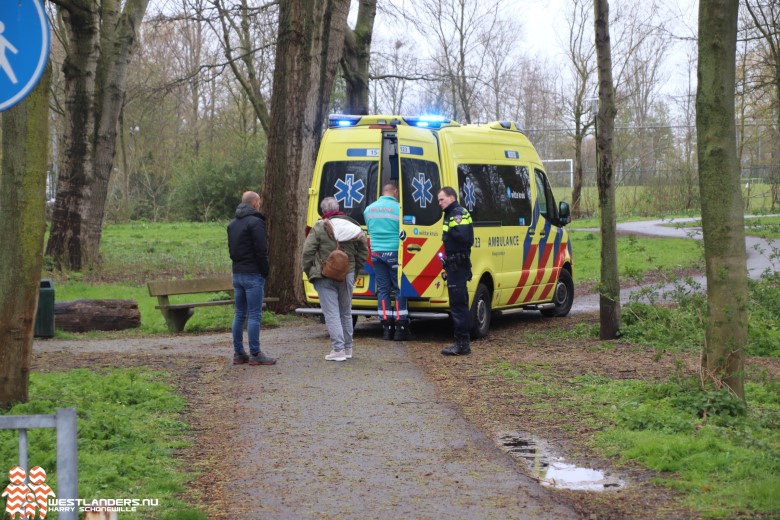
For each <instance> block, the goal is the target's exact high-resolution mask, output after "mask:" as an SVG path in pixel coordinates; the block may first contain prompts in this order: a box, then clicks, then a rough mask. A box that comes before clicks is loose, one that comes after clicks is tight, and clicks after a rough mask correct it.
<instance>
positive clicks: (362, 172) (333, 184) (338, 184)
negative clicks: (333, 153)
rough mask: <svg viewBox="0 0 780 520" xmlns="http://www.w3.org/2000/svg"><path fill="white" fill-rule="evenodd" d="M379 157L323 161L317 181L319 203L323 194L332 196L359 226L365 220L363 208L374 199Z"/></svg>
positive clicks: (323, 196)
mask: <svg viewBox="0 0 780 520" xmlns="http://www.w3.org/2000/svg"><path fill="white" fill-rule="evenodd" d="M378 176H379V161H333V162H329V163H325V166H323V168H322V179H321V181H320V198H319V201H317V211H318V212H319V213H320V214H322V211H321V210H320V209H319V203H320V202H321V201H322V199H324V198H325V197H335V198H336V200H337V201H339V208H340V209H341V211H343V212H344V214H346V215H347V216H349V217H351V218H353V219H354V220H355V221H356V222H357V223H358V224H360V225H361V226H362V225H363V224H365V221H364V219H363V210H365V209H366V206H368V205H369V204H371V203H372V202H374V201H375V200H376V193H377V182H378Z"/></svg>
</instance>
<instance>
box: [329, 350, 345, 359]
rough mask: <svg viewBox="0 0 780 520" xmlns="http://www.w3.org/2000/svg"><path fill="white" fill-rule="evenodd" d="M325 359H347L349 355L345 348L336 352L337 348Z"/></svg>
mask: <svg viewBox="0 0 780 520" xmlns="http://www.w3.org/2000/svg"><path fill="white" fill-rule="evenodd" d="M325 359H326V360H327V361H346V360H347V355H346V354H345V353H344V351H343V350H341V351H339V352H336V351H335V350H331V351H330V354H328V355H327V356H325Z"/></svg>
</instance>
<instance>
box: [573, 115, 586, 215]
mask: <svg viewBox="0 0 780 520" xmlns="http://www.w3.org/2000/svg"><path fill="white" fill-rule="evenodd" d="M577 126H578V130H577V132H575V135H574V179H573V182H572V184H573V186H572V188H571V213H572V215H573V216H575V217H581V216H582V214H583V210H582V207H581V203H582V139H583V134H581V133H580V131H579V125H577Z"/></svg>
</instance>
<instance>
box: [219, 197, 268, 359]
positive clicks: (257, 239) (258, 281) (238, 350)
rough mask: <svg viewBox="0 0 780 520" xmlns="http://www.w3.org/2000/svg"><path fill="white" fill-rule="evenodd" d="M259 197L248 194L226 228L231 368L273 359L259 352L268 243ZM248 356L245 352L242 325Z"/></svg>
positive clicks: (242, 199)
mask: <svg viewBox="0 0 780 520" xmlns="http://www.w3.org/2000/svg"><path fill="white" fill-rule="evenodd" d="M259 208H260V196H259V195H258V194H257V193H255V192H254V191H247V192H245V193H244V196H243V197H242V198H241V204H239V205H238V208H236V218H234V219H233V220H232V221H231V222H230V224H228V227H227V234H228V247H229V249H230V259H231V260H232V261H233V290H234V292H235V303H236V312H235V315H234V317H233V351H234V353H233V364H234V365H241V364H243V363H249V364H250V365H273V364H275V363H276V360H275V359H274V358H271V357H268V356H266V355H265V354H263V353H262V352H261V351H260V321H261V320H262V317H263V295H264V292H265V279H266V278H267V277H268V269H269V266H268V241H267V239H266V235H265V217H264V216H263V215H262V213H260V211H259ZM245 320H246V322H247V324H246V332H247V337H248V339H249V355H248V356H247V354H246V352H245V351H244V321H245Z"/></svg>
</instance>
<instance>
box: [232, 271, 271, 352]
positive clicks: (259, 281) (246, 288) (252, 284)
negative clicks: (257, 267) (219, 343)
mask: <svg viewBox="0 0 780 520" xmlns="http://www.w3.org/2000/svg"><path fill="white" fill-rule="evenodd" d="M233 290H234V291H235V296H236V313H235V315H234V316H233V350H234V351H235V353H236V355H239V354H244V353H245V352H244V321H246V322H247V324H246V334H247V337H248V338H249V353H250V354H252V355H253V356H256V355H257V354H259V353H260V320H262V318H263V294H264V292H265V278H263V277H262V276H260V273H233Z"/></svg>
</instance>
